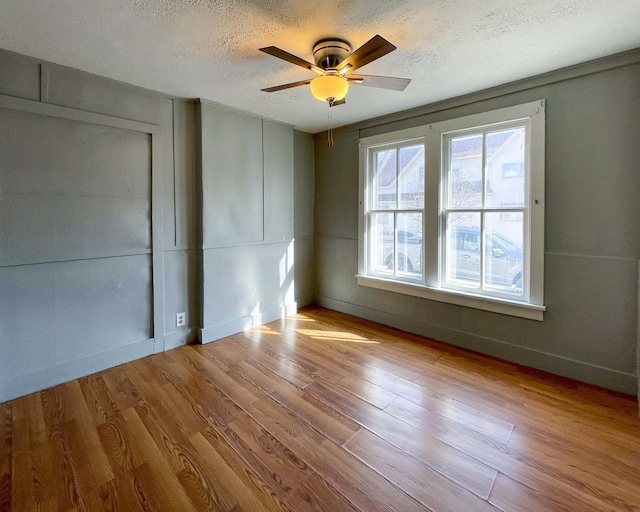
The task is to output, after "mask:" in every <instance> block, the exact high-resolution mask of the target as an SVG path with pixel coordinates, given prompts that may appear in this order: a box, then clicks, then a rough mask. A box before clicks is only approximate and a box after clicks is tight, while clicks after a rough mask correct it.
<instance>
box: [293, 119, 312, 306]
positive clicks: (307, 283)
mask: <svg viewBox="0 0 640 512" xmlns="http://www.w3.org/2000/svg"><path fill="white" fill-rule="evenodd" d="M293 140H294V147H293V151H294V160H293V162H294V186H295V190H294V216H293V232H294V235H295V253H294V256H295V271H294V279H295V299H296V303H297V305H298V307H302V306H306V305H307V304H310V303H311V302H312V301H313V283H314V281H313V234H314V228H313V204H314V163H313V137H312V136H311V135H310V134H308V133H303V132H299V131H297V130H296V132H295V133H294V139H293Z"/></svg>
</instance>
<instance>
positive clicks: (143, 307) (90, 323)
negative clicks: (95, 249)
mask: <svg viewBox="0 0 640 512" xmlns="http://www.w3.org/2000/svg"><path fill="white" fill-rule="evenodd" d="M0 283H1V285H0V326H1V328H0V375H1V376H2V379H11V378H13V377H18V376H20V375H23V374H28V373H32V372H35V371H38V370H41V369H44V368H49V367H53V366H56V365H59V364H62V363H65V362H68V361H72V360H78V359H82V358H84V357H88V356H90V355H92V354H95V353H99V352H103V351H108V350H113V349H115V348H118V347H123V346H126V345H129V344H134V343H136V342H139V341H142V340H146V339H148V338H149V337H150V331H151V310H150V307H149V305H150V296H151V263H150V257H149V256H148V255H142V256H129V257H121V258H101V259H93V260H84V261H73V262H63V263H52V264H44V265H26V266H17V267H8V268H0Z"/></svg>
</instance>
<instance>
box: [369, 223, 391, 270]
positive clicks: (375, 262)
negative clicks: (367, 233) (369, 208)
mask: <svg viewBox="0 0 640 512" xmlns="http://www.w3.org/2000/svg"><path fill="white" fill-rule="evenodd" d="M394 231H395V229H394V225H393V213H374V214H373V215H372V216H371V267H372V268H371V270H373V271H374V272H383V273H393V268H394V258H393V234H394Z"/></svg>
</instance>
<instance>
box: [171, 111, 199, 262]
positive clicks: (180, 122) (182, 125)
mask: <svg viewBox="0 0 640 512" xmlns="http://www.w3.org/2000/svg"><path fill="white" fill-rule="evenodd" d="M173 105H174V109H173V123H174V130H173V140H174V148H175V149H174V151H175V156H174V165H173V166H171V165H169V166H165V167H166V168H167V169H169V170H170V173H169V176H168V178H167V180H165V183H167V181H168V182H169V184H171V183H173V187H171V186H167V187H165V190H168V191H169V192H168V193H169V196H167V195H165V198H166V199H165V204H166V203H167V202H169V203H170V205H169V207H168V209H166V210H165V211H167V212H170V215H166V216H165V219H166V222H165V226H168V227H169V229H170V230H171V231H169V233H168V234H167V231H166V228H165V247H169V246H170V245H171V242H172V241H175V247H177V248H180V249H193V248H195V247H196V235H197V230H196V224H197V223H196V215H197V208H196V201H197V197H196V186H195V184H196V176H195V171H196V153H195V151H196V148H195V141H196V105H195V103H194V102H193V101H185V100H174V101H173ZM174 206H175V212H174V211H173V208H174ZM172 237H173V238H172Z"/></svg>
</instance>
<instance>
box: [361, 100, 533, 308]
mask: <svg viewBox="0 0 640 512" xmlns="http://www.w3.org/2000/svg"><path fill="white" fill-rule="evenodd" d="M544 109H545V104H544V101H537V102H534V103H529V104H526V105H518V106H515V107H509V108H505V109H501V110H495V111H491V112H486V113H483V114H476V115H473V116H468V117H463V118H458V119H452V120H450V121H444V122H441V123H437V124H432V125H428V126H421V127H416V128H411V129H409V130H402V131H398V132H393V133H388V134H382V135H376V136H373V137H367V138H364V139H361V141H360V167H361V172H360V184H361V197H360V205H361V211H360V239H359V268H358V283H359V284H361V285H364V286H372V287H376V288H383V289H387V290H391V291H395V292H399V293H406V294H410V295H416V296H421V297H425V298H430V299H433V300H439V301H445V302H451V303H454V304H459V305H464V306H468V307H475V308H479V309H485V310H489V311H495V312H499V313H504V314H511V315H515V316H522V317H525V318H532V319H537V320H542V312H543V311H544V306H543V260H544V248H543V241H544Z"/></svg>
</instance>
